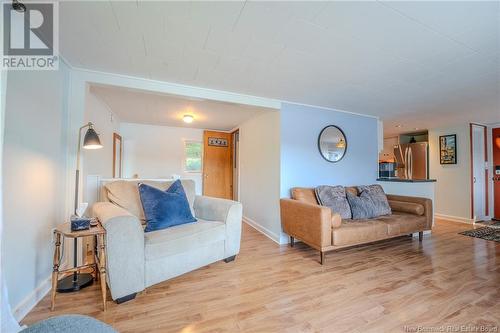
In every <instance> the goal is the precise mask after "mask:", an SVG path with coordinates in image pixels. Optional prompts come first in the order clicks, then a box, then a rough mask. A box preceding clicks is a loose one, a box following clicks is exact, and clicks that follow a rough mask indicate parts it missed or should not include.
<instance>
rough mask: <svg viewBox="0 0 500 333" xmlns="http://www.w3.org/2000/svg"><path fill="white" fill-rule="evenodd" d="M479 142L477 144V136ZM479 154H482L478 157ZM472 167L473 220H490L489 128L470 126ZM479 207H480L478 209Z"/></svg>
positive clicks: (479, 125) (472, 124) (477, 125)
mask: <svg viewBox="0 0 500 333" xmlns="http://www.w3.org/2000/svg"><path fill="white" fill-rule="evenodd" d="M478 133H480V135H479V136H478V138H479V142H476V141H477V139H476V137H477V134H478ZM477 154H480V156H479V155H477ZM470 166H471V219H473V220H474V221H481V220H488V219H489V198H488V197H489V191H488V184H489V175H488V171H489V170H488V136H487V127H486V126H485V125H481V124H474V123H471V124H470ZM478 205H480V206H479V207H478Z"/></svg>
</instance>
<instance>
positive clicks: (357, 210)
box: [347, 192, 377, 220]
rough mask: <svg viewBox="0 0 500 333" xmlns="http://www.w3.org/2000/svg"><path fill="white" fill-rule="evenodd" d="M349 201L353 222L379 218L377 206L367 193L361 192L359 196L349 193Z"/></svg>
mask: <svg viewBox="0 0 500 333" xmlns="http://www.w3.org/2000/svg"><path fill="white" fill-rule="evenodd" d="M347 200H348V201H349V205H350V206H351V211H352V218H353V220H357V219H371V218H374V217H377V215H376V208H375V204H374V203H373V200H372V198H371V197H370V195H369V194H368V193H367V192H361V194H360V195H359V196H357V195H355V194H353V193H351V192H347Z"/></svg>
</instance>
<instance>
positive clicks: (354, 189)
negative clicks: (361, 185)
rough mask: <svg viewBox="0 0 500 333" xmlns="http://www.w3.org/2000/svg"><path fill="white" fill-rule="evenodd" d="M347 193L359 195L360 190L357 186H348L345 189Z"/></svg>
mask: <svg viewBox="0 0 500 333" xmlns="http://www.w3.org/2000/svg"><path fill="white" fill-rule="evenodd" d="M345 192H346V193H348V192H349V193H352V194H354V195H359V191H358V188H357V187H356V186H346V187H345Z"/></svg>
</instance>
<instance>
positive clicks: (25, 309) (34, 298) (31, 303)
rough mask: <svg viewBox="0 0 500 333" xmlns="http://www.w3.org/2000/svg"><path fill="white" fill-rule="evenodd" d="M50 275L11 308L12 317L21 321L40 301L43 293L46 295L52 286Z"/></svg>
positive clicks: (43, 295)
mask: <svg viewBox="0 0 500 333" xmlns="http://www.w3.org/2000/svg"><path fill="white" fill-rule="evenodd" d="M51 278H52V277H51V276H49V277H48V278H46V279H44V280H43V281H42V282H41V283H40V284H39V285H38V287H36V288H35V290H33V291H32V292H31V293H30V294H29V295H28V296H26V297H25V298H24V299H23V300H22V301H21V302H20V303H19V304H18V305H16V306H15V307H14V309H13V311H12V312H13V315H14V318H15V319H16V320H17V321H18V322H21V320H23V319H24V317H26V315H27V314H28V313H29V312H30V311H31V310H32V309H33V308H34V307H35V306H36V305H37V304H38V302H40V301H41V300H42V299H43V298H44V297H45V295H47V294H48V293H49V291H50V289H51V288H52V286H51V284H52V283H51Z"/></svg>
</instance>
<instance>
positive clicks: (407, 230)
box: [375, 211, 427, 236]
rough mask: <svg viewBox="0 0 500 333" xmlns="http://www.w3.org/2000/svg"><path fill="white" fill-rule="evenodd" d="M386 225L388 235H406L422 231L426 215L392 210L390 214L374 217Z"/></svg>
mask: <svg viewBox="0 0 500 333" xmlns="http://www.w3.org/2000/svg"><path fill="white" fill-rule="evenodd" d="M375 220H376V221H380V222H383V223H385V224H386V225H387V234H388V235H389V236H398V235H406V234H411V233H414V232H418V231H422V230H424V229H425V226H426V221H427V219H426V217H425V216H418V215H414V214H410V213H404V212H397V211H395V212H393V213H392V215H385V216H380V217H378V218H376V219H375Z"/></svg>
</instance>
